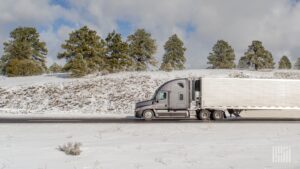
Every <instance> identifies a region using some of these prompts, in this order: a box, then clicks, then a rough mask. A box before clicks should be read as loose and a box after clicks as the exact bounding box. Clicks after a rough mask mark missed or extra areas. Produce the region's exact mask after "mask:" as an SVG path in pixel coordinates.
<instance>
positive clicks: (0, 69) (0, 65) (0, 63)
mask: <svg viewBox="0 0 300 169" xmlns="http://www.w3.org/2000/svg"><path fill="white" fill-rule="evenodd" d="M3 73H4V62H3V61H2V60H1V59H0V75H3Z"/></svg>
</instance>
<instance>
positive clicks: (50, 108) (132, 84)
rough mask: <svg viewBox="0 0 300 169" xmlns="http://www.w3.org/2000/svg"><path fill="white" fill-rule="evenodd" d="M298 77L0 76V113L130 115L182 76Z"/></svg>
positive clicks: (197, 72)
mask: <svg viewBox="0 0 300 169" xmlns="http://www.w3.org/2000/svg"><path fill="white" fill-rule="evenodd" d="M204 76H209V77H237V78H239V77H243V78H245V77H246V78H249V77H250V78H262V77H263V78H274V77H275V78H299V77H300V72H298V71H292V72H286V71H281V72H278V71H277V72H272V71H263V72H255V71H240V70H185V71H174V72H160V71H158V72H122V73H116V74H108V75H100V74H93V75H89V76H86V77H84V78H79V79H72V78H68V75H67V74H53V75H42V76H32V77H16V78H7V77H3V76H2V77H0V113H1V115H5V114H12V113H13V114H18V115H20V114H22V115H34V114H38V115H44V114H47V115H49V114H56V115H57V114H60V115H61V114H79V115H82V114H89V115H91V114H95V115H105V114H107V115H125V116H126V115H133V112H134V105H135V102H137V101H140V100H145V99H150V98H151V97H152V95H153V94H154V91H155V90H156V88H158V87H159V86H160V85H161V84H163V83H164V82H166V81H168V80H171V79H174V78H185V77H204Z"/></svg>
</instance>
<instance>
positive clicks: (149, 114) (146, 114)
mask: <svg viewBox="0 0 300 169" xmlns="http://www.w3.org/2000/svg"><path fill="white" fill-rule="evenodd" d="M143 118H144V120H146V121H149V120H152V119H153V118H154V114H153V111H152V110H145V111H144V113H143Z"/></svg>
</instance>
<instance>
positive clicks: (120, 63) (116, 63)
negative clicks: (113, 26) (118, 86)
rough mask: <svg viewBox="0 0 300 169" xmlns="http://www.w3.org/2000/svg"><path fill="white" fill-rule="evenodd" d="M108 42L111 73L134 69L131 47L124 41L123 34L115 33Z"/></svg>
mask: <svg viewBox="0 0 300 169" xmlns="http://www.w3.org/2000/svg"><path fill="white" fill-rule="evenodd" d="M105 40H106V45H107V54H106V56H107V60H108V67H109V68H108V70H109V72H118V71H126V70H131V69H133V60H132V58H130V56H129V47H128V44H127V43H126V42H123V41H122V37H121V34H119V33H116V32H115V31H113V32H112V33H109V34H108V36H107V38H106V39H105Z"/></svg>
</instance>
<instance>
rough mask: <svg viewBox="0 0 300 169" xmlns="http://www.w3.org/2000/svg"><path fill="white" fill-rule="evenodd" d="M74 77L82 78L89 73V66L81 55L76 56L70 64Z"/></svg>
mask: <svg viewBox="0 0 300 169" xmlns="http://www.w3.org/2000/svg"><path fill="white" fill-rule="evenodd" d="M68 65H69V66H70V71H71V76H72V77H82V76H84V75H86V74H87V73H88V65H87V63H86V60H85V59H84V58H83V56H82V55H81V54H79V53H78V54H76V56H75V58H73V59H71V60H70V62H69V63H68Z"/></svg>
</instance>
